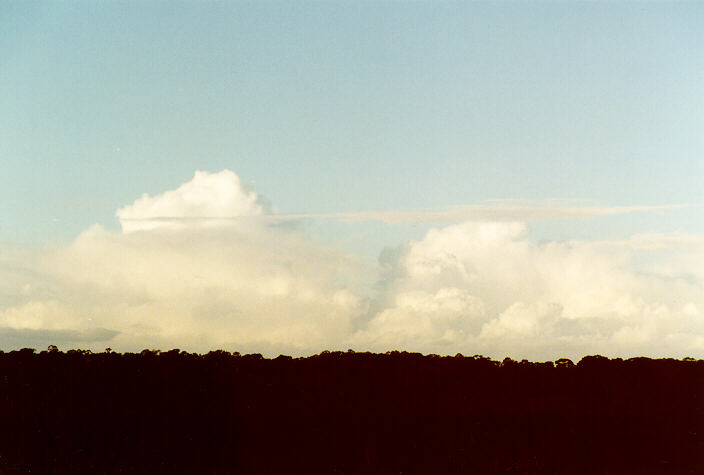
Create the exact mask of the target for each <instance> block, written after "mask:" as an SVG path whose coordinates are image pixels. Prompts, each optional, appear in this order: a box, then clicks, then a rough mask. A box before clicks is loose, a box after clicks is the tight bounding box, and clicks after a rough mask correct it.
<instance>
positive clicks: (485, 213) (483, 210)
mask: <svg viewBox="0 0 704 475" xmlns="http://www.w3.org/2000/svg"><path fill="white" fill-rule="evenodd" d="M691 206H697V205H688V204H677V205H660V206H553V205H549V204H545V205H540V204H538V205H535V204H533V205H521V204H515V203H513V204H503V205H462V206H453V207H449V208H442V209H437V210H417V211H400V210H396V211H353V212H346V213H344V212H343V213H319V214H294V215H277V216H272V217H271V218H272V219H302V218H337V219H341V220H343V221H349V222H363V221H378V222H382V223H462V222H467V221H475V222H511V221H542V220H550V219H588V218H595V217H600V216H615V215H620V214H629V213H637V212H663V211H670V210H675V209H681V208H688V207H691Z"/></svg>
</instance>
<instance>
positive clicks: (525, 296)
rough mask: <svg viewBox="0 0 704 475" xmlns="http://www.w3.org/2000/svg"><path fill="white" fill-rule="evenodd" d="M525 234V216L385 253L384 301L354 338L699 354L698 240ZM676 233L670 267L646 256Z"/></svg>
mask: <svg viewBox="0 0 704 475" xmlns="http://www.w3.org/2000/svg"><path fill="white" fill-rule="evenodd" d="M527 233H528V228H527V226H526V225H525V224H523V223H464V224H461V225H453V226H448V227H445V228H442V229H433V230H431V231H429V232H428V233H427V235H426V236H425V238H424V239H422V240H421V241H419V242H412V243H409V244H407V245H406V246H404V247H402V248H401V249H400V250H398V251H397V252H396V253H395V254H393V255H392V258H391V259H387V262H386V264H387V268H386V271H385V277H384V279H383V280H382V282H381V284H380V287H381V288H382V289H383V290H382V292H381V294H380V295H379V296H378V297H377V299H378V301H379V302H380V303H378V304H376V305H372V306H371V308H374V309H375V311H374V313H373V314H372V315H370V316H369V320H368V323H367V324H366V325H365V326H364V327H363V328H360V329H359V330H358V331H357V332H356V334H355V335H354V336H353V340H354V341H355V342H356V344H358V345H359V346H360V347H366V348H370V349H374V350H382V349H384V348H387V347H389V346H392V345H393V346H396V347H403V348H409V349H414V350H416V351H425V352H429V351H430V352H442V353H452V352H454V351H457V352H465V353H466V352H473V353H484V354H488V355H491V356H494V357H503V356H505V355H513V356H515V357H528V358H538V359H539V358H554V357H556V356H557V355H559V354H563V355H568V356H573V357H579V356H580V355H583V354H590V353H603V354H610V355H638V354H649V355H653V356H658V355H679V356H686V355H687V354H696V355H702V353H703V352H704V285H703V283H704V280H703V279H702V278H701V273H700V265H701V262H702V261H701V256H702V254H701V253H700V254H698V255H697V254H696V253H694V255H693V254H692V253H691V251H692V247H697V246H699V244H698V243H699V242H700V240H699V238H696V237H695V236H683V235H669V236H668V235H665V236H656V235H648V236H645V237H644V236H636V237H634V238H633V239H632V240H631V241H619V242H576V241H575V242H548V243H543V244H534V243H531V242H529V241H528V240H527V239H526V235H527ZM676 242H686V243H688V244H689V245H690V246H689V248H688V249H689V251H690V252H689V253H688V254H687V256H688V257H689V258H690V259H688V260H686V261H685V260H681V261H679V262H678V264H679V265H678V267H677V268H675V267H674V266H673V265H671V264H672V262H673V260H672V258H673V255H672V254H667V256H666V258H665V259H664V262H665V264H669V265H663V259H660V260H659V261H658V260H657V259H655V260H648V259H644V261H645V262H644V263H641V264H639V263H638V257H641V258H642V255H641V254H639V253H640V252H642V251H644V250H646V251H648V250H651V249H658V250H659V249H662V247H663V246H667V247H668V248H670V249H672V247H673V245H674V244H675V243H676ZM700 249H701V248H700ZM697 259H699V260H697ZM641 260H643V259H641ZM698 272H699V273H698ZM409 296H412V297H410V300H409ZM409 302H412V304H411V303H409ZM420 329H422V330H420Z"/></svg>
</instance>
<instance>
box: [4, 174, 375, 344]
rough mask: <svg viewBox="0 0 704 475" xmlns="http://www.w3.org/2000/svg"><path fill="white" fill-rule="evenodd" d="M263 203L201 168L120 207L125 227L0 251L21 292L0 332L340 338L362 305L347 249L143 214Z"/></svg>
mask: <svg viewBox="0 0 704 475" xmlns="http://www.w3.org/2000/svg"><path fill="white" fill-rule="evenodd" d="M260 203H261V200H260V198H259V197H258V196H257V195H256V194H255V193H253V192H247V191H244V190H243V188H242V187H241V185H240V182H239V179H238V178H237V176H236V175H234V173H232V172H227V171H225V172H221V173H218V174H208V173H204V172H198V173H196V176H195V177H194V179H193V180H192V181H191V182H189V183H186V184H184V185H183V186H181V187H179V188H178V189H176V190H173V191H168V192H166V193H163V194H161V195H159V196H156V197H153V198H152V197H148V196H145V197H142V198H140V199H139V200H137V201H136V202H135V203H134V204H133V205H131V206H128V207H126V208H123V209H121V210H120V211H119V212H118V215H119V216H120V218H121V219H122V220H123V221H122V224H123V230H124V232H123V233H113V232H108V231H106V230H104V229H103V228H101V227H100V226H94V227H92V228H90V229H88V230H86V231H85V232H83V233H82V234H81V235H80V236H78V237H77V238H76V239H75V240H74V241H73V242H72V243H71V244H70V245H68V246H65V247H62V248H59V249H54V250H48V251H45V252H40V253H35V254H33V255H24V256H23V257H22V258H21V259H20V258H19V257H18V258H17V259H15V260H14V261H13V262H10V261H11V260H12V259H9V258H8V259H6V262H5V263H4V268H5V270H6V272H8V273H9V275H8V277H9V281H11V282H12V284H11V285H10V286H8V287H7V289H8V291H9V290H10V288H12V289H24V291H23V293H22V294H21V295H19V294H15V295H14V297H13V298H12V299H9V298H8V299H6V300H5V302H4V305H3V302H2V301H0V340H2V338H3V331H5V333H8V332H9V331H12V335H15V336H17V335H18V334H19V333H17V332H18V331H24V332H25V333H26V332H27V331H30V330H55V331H63V332H64V333H63V334H62V335H64V336H65V337H67V338H68V337H70V336H71V335H74V336H76V338H79V339H80V338H82V339H80V341H76V342H74V343H76V344H80V345H81V346H85V345H86V340H85V338H84V337H85V335H90V334H92V333H90V332H91V331H92V330H94V329H99V328H103V329H108V330H111V331H113V332H116V333H115V334H112V336H113V338H112V340H111V341H109V342H108V343H105V341H104V338H101V339H100V340H97V341H96V342H95V345H98V346H102V347H104V346H111V347H112V348H114V349H116V350H119V349H140V348H143V347H157V348H170V347H175V346H176V347H181V348H183V349H193V350H199V351H207V350H209V349H212V348H219V347H226V348H229V349H233V350H234V349H238V348H240V347H250V348H255V347H257V346H260V347H267V348H271V349H272V350H274V349H276V348H287V349H289V350H291V351H294V350H295V351H298V352H313V351H321V350H323V349H325V348H327V347H329V346H331V345H333V346H334V345H336V344H339V343H340V342H341V341H342V340H343V339H344V338H345V337H346V336H347V334H348V333H349V331H350V330H349V328H350V325H351V319H352V318H353V317H354V316H355V315H357V314H361V313H363V311H364V310H363V301H362V300H361V299H360V298H359V297H358V296H357V295H355V294H354V293H353V292H352V291H350V290H349V289H348V288H347V286H346V285H345V283H344V280H345V279H346V278H347V277H346V276H347V275H349V274H354V272H352V271H351V268H352V266H353V261H352V259H350V258H349V257H348V256H346V255H343V254H342V253H338V252H336V251H332V250H328V249H324V248H320V247H318V246H314V245H313V244H312V243H311V242H309V241H308V240H307V239H306V238H305V236H303V235H302V234H300V233H298V232H296V231H293V230H290V229H285V228H282V227H279V226H267V225H266V223H262V222H258V221H256V220H254V221H252V220H247V221H245V222H242V223H231V222H229V221H218V222H216V223H215V224H214V223H212V222H210V221H209V220H194V221H188V222H187V223H186V224H183V223H175V222H174V223H172V222H166V223H163V222H162V221H160V220H158V219H155V220H152V218H154V217H159V216H180V217H189V216H215V217H217V216H224V215H227V216H230V215H235V214H239V215H244V216H249V215H258V214H261V213H263V212H264V208H263V206H262V205H261V204H260ZM131 219H135V220H136V221H131ZM136 231H139V232H136ZM3 329H4V330H3ZM101 335H103V334H101ZM51 336H52V334H47V338H48V337H51ZM54 336H56V335H54ZM63 341H67V340H66V338H64V339H63ZM67 344H70V342H68V343H67ZM98 349H101V348H98Z"/></svg>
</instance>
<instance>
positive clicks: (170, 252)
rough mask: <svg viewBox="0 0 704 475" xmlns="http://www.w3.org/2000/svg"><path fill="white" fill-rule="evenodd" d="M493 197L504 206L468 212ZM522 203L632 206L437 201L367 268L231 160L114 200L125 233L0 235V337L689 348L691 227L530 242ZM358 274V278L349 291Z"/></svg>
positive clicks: (277, 349)
mask: <svg viewBox="0 0 704 475" xmlns="http://www.w3.org/2000/svg"><path fill="white" fill-rule="evenodd" d="M497 208H502V209H503V210H504V211H506V210H510V212H508V211H506V214H504V215H502V219H499V220H496V219H493V220H490V221H482V219H484V220H487V219H490V218H496V217H497V213H496V209H497ZM519 208H521V209H523V210H524V211H525V212H524V213H523V214H521V217H522V218H530V216H533V217H537V216H542V217H548V216H567V215H569V216H572V217H578V216H580V217H583V216H592V215H594V216H596V215H598V214H599V213H606V214H613V213H617V212H618V213H620V212H633V211H636V210H641V211H642V210H643V209H641V208H638V207H636V208H637V209H636V208H627V209H626V208H606V209H601V211H599V209H597V208H570V210H571V211H568V210H567V208H560V207H559V206H555V207H549V209H542V208H541V207H540V206H519V205H516V204H515V203H513V204H510V205H508V207H504V206H498V207H482V208H481V209H480V208H478V207H469V208H466V209H464V211H462V212H457V214H454V215H452V216H449V215H443V216H445V217H451V218H452V219H451V220H453V219H468V220H467V221H464V222H462V223H460V224H453V225H449V226H444V227H436V228H433V229H430V230H429V231H428V232H427V234H426V235H425V237H424V238H423V239H421V240H420V241H414V242H409V243H406V244H404V245H402V246H399V247H398V248H396V249H387V250H385V251H383V252H382V254H381V257H380V265H379V269H378V272H379V274H378V275H373V276H370V275H369V274H368V268H366V267H362V264H361V263H359V262H358V260H357V259H356V258H355V256H350V255H347V254H343V253H341V252H339V251H336V250H334V249H328V248H324V247H321V246H320V245H318V244H316V243H314V242H313V241H311V240H310V239H309V238H308V237H307V236H306V235H305V234H304V233H303V232H302V231H301V230H299V229H297V228H294V227H290V226H281V225H279V224H280V223H279V221H280V220H279V218H278V217H276V216H274V217H272V215H270V214H269V213H270V210H269V208H268V206H267V205H266V204H265V200H263V199H262V198H261V197H260V196H259V195H257V194H256V193H255V192H254V191H251V190H247V189H246V188H245V187H244V186H243V185H242V183H241V182H240V180H239V178H238V177H237V175H235V174H234V173H232V172H230V171H223V172H220V173H206V172H196V174H195V176H194V177H193V179H192V180H191V181H189V182H187V183H185V184H183V185H181V186H180V187H178V188H176V189H174V190H171V191H166V192H164V193H162V194H159V195H157V196H153V197H152V196H148V195H143V196H142V197H141V198H139V199H137V200H136V201H135V202H134V203H132V204H131V205H129V206H125V207H123V208H121V209H120V210H118V211H117V215H118V217H119V219H120V222H121V224H122V232H110V231H107V230H105V229H103V228H102V227H100V226H93V227H91V228H89V229H87V230H85V231H84V232H83V233H81V234H80V235H79V236H78V237H77V238H76V239H75V240H74V241H73V242H71V243H70V244H68V245H65V246H59V247H57V248H53V249H43V250H39V251H38V250H36V249H35V250H32V249H29V248H27V249H17V248H14V249H12V248H5V249H3V252H1V253H0V344H2V345H3V346H11V347H12V346H14V347H21V346H34V345H42V346H46V345H48V344H57V345H59V346H64V347H69V348H70V347H73V348H75V347H83V348H89V349H93V350H102V349H103V348H104V347H105V346H110V347H112V348H114V349H115V350H118V351H134V350H140V349H142V348H160V349H167V348H174V347H179V348H182V349H185V350H189V351H208V350H210V349H213V348H224V349H228V350H233V351H234V350H236V351H243V352H247V351H249V352H261V353H264V354H268V355H276V354H278V353H289V354H310V353H315V352H319V351H321V350H324V349H346V348H354V349H358V350H367V349H369V350H374V351H387V350H392V349H402V350H410V351H422V352H426V353H442V354H454V353H457V352H461V353H465V354H477V353H480V354H485V355H488V356H492V357H496V358H503V357H504V356H506V355H510V356H513V357H516V358H523V357H525V358H531V359H556V358H558V357H561V356H568V357H573V358H579V357H580V356H582V355H584V354H594V353H601V354H605V355H610V356H635V355H650V356H678V357H682V356H688V355H691V356H697V357H704V237H702V236H698V235H688V234H683V233H672V234H640V235H636V236H633V237H631V238H629V239H623V240H618V241H615V240H612V241H593V242H588V241H568V242H544V243H541V244H535V243H533V242H531V241H530V240H529V239H528V237H529V233H530V229H529V227H528V225H527V224H526V223H525V222H524V221H510V220H508V218H509V217H510V216H513V215H515V214H516V213H517V210H519ZM538 208H541V210H538ZM575 209H582V211H575ZM585 209H587V211H584V210H585ZM468 210H469V211H468ZM647 210H648V211H652V210H653V209H651V208H648V209H647ZM504 211H502V212H504ZM518 214H520V213H518ZM292 216H293V215H288V216H287V217H285V219H293V218H292ZM331 216H332V215H331ZM334 216H335V217H339V216H340V215H334ZM355 216H358V217H363V218H364V219H367V218H370V217H373V216H375V215H373V214H372V215H365V214H364V213H362V214H355ZM412 216H414V214H413V213H410V214H408V215H397V216H395V217H394V216H391V215H379V216H377V218H378V219H379V220H382V221H388V222H394V220H395V219H397V218H398V219H411V217H412ZM431 216H432V219H436V218H438V217H439V215H437V214H436V215H432V214H428V215H426V216H425V217H426V218H428V219H429V220H430V217H431ZM504 218H505V220H504ZM375 219H376V218H375ZM424 219H425V218H424ZM475 219H476V220H475ZM536 219H537V218H536ZM371 279H378V285H377V287H376V289H375V290H374V293H373V294H368V295H367V294H362V293H360V292H357V291H355V290H354V289H357V288H361V287H364V286H363V285H362V286H360V285H357V284H358V283H360V282H364V281H366V280H371Z"/></svg>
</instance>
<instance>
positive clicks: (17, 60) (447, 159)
mask: <svg viewBox="0 0 704 475" xmlns="http://www.w3.org/2000/svg"><path fill="white" fill-rule="evenodd" d="M0 31H2V33H1V34H0V161H1V163H2V174H1V175H0V241H5V242H12V243H19V244H25V243H41V242H47V241H48V242H55V241H59V242H65V241H67V240H70V239H72V238H73V237H75V236H76V235H77V234H78V233H79V232H80V231H82V230H84V229H85V228H87V227H88V226H90V225H91V224H93V223H101V224H103V225H104V226H106V227H107V228H108V229H117V227H118V224H117V220H116V219H115V217H114V212H115V210H116V209H117V208H119V207H121V206H124V205H126V204H129V203H131V202H132V201H133V200H134V199H135V198H137V197H138V196H140V195H141V194H142V193H144V192H147V193H151V194H155V193H159V192H162V191H164V190H167V189H173V188H175V187H177V186H178V185H179V184H181V183H183V182H185V181H188V180H189V179H190V178H191V177H192V175H193V172H194V170H196V169H201V170H208V171H211V172H216V171H219V170H222V169H225V168H227V169H230V170H233V171H235V172H236V173H237V174H238V175H239V176H240V178H241V179H242V180H244V181H245V182H248V183H250V184H251V186H252V187H253V188H254V189H255V190H256V191H257V192H258V193H259V194H261V195H263V196H265V197H266V198H267V199H269V200H270V201H271V202H272V203H273V205H274V206H275V208H276V209H277V211H278V212H282V213H318V212H338V211H359V210H370V209H371V210H390V209H402V210H406V209H417V208H432V207H441V206H447V205H457V204H479V203H482V202H484V201H485V200H491V199H504V198H515V199H526V200H543V199H583V200H591V201H590V203H595V204H599V205H604V206H610V205H646V204H649V205H661V204H672V203H696V202H704V159H703V158H702V152H704V138H703V137H704V134H703V133H702V131H703V130H704V54H702V45H703V44H704V5H702V4H701V3H684V2H680V3H670V2H668V3H614V2H609V3H572V2H570V3H500V4H499V3H494V4H492V3H472V2H460V3H452V2H426V3H423V2H413V3H404V2H334V3H304V2H255V3H244V2H217V3H203V2H184V3H178V2H151V3H150V2H120V3H117V2H70V3H69V2H66V3H54V2H51V3H43V2H3V3H2V5H1V6H0ZM701 213H702V211H701V209H693V210H692V209H690V210H682V211H677V212H668V213H665V214H659V215H657V214H646V215H643V214H639V215H628V216H619V217H612V218H602V219H599V220H596V221H590V222H580V223H573V222H571V223H559V222H550V223H537V224H534V225H533V227H534V229H537V230H538V231H541V232H543V234H545V235H546V236H550V237H556V238H560V239H564V238H569V237H571V236H572V235H574V237H581V236H586V237H590V238H594V237H599V235H600V234H604V235H609V234H611V235H623V234H629V233H634V232H647V231H660V232H665V231H675V230H681V231H690V232H701V231H703V230H704V226H703V225H702V219H700V218H701ZM311 226H313V228H314V229H318V232H319V233H321V234H325V235H331V236H332V237H331V238H334V236H335V235H338V234H341V235H344V238H343V239H347V240H349V239H350V237H349V236H350V231H349V229H347V228H348V227H349V226H348V225H343V224H339V223H330V222H326V223H314V224H311ZM386 226H387V225H359V226H358V228H359V229H358V230H357V231H358V232H359V233H361V234H360V236H367V239H370V238H371V239H374V236H377V237H378V236H379V235H381V234H385V235H388V239H385V240H384V242H383V243H381V244H386V243H387V241H393V239H394V237H393V235H394V233H398V234H399V239H398V240H399V242H401V241H403V237H405V236H408V235H409V234H413V232H414V231H412V230H410V227H408V226H396V227H395V229H380V228H385V227H386ZM392 227H393V226H392ZM538 234H540V232H539V233H538ZM370 236H371V237H370ZM374 252H376V251H374Z"/></svg>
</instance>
